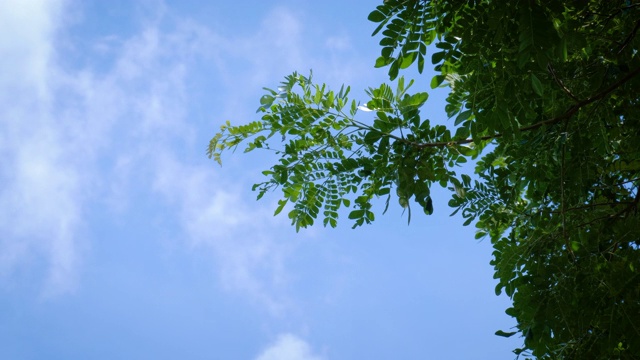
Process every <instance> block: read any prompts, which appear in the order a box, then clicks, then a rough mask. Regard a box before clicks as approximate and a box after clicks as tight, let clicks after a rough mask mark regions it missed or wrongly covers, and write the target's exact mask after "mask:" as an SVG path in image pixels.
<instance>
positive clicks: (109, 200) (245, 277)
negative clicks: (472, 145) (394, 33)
mask: <svg viewBox="0 0 640 360" xmlns="http://www.w3.org/2000/svg"><path fill="white" fill-rule="evenodd" d="M376 5H377V2H376V1H359V2H355V1H354V2H342V1H337V0H336V1H333V0H331V1H321V2H314V1H303V0H299V1H294V0H290V1H287V0H282V1H270V2H264V1H253V2H229V1H224V2H222V1H212V2H196V1H160V0H157V1H156V0H149V1H146V0H145V1H136V2H133V1H124V0H122V1H120V0H117V1H116V0H112V1H97V0H96V1H74V0H66V1H64V0H5V1H2V2H1V3H0V71H1V72H0V164H2V166H0V183H1V184H2V186H1V187H0V324H1V325H0V358H2V359H250V360H273V359H283V360H342V359H511V358H513V354H512V353H511V350H512V349H513V348H514V347H516V346H517V345H519V344H520V342H521V340H520V339H508V340H507V339H503V338H500V337H497V336H495V335H494V332H495V331H496V330H499V329H502V330H508V329H509V328H510V327H512V326H513V325H514V322H513V321H512V320H511V319H510V318H509V317H508V316H507V315H505V314H504V310H505V309H506V308H507V307H508V306H509V300H508V299H507V298H505V297H496V296H495V294H494V286H495V284H496V282H495V280H493V279H492V275H493V273H492V268H491V266H490V265H489V261H490V259H491V255H490V254H491V246H490V243H489V242H488V241H485V242H478V241H476V240H474V239H473V235H474V232H473V228H472V227H466V228H465V227H462V221H461V219H460V218H457V217H453V218H450V217H449V216H448V214H449V213H450V212H451V211H450V209H448V208H447V206H446V201H447V198H446V194H445V193H443V192H440V193H439V194H440V195H438V197H437V198H436V202H435V204H434V206H435V214H434V215H433V216H431V217H426V216H422V215H414V216H413V219H412V223H411V225H410V226H407V223H406V215H405V216H403V215H402V212H401V211H400V210H401V209H398V208H393V209H390V211H389V212H388V213H387V214H386V215H385V216H378V220H377V222H376V223H375V224H373V225H371V226H365V227H362V228H359V229H356V230H352V229H351V224H350V223H349V222H348V220H346V219H345V220H343V222H342V223H341V224H340V225H339V226H338V228H337V229H324V228H321V227H314V228H312V229H308V230H305V231H301V232H300V233H295V231H294V229H293V228H291V226H290V224H289V222H288V219H287V218H286V216H280V217H273V216H272V214H273V210H274V209H275V206H274V204H275V203H276V201H277V199H278V194H277V193H274V194H271V195H270V196H265V198H264V200H261V201H260V202H256V201H255V196H256V194H255V193H253V192H252V191H251V190H250V189H251V185H252V184H253V183H255V182H258V181H260V180H261V174H260V172H261V170H263V169H265V168H267V167H268V165H269V163H270V161H273V158H271V157H270V155H269V154H261V153H255V154H254V153H252V154H248V155H246V154H241V153H240V152H238V153H236V154H227V156H226V157H225V158H224V159H223V160H224V164H223V167H219V166H217V164H215V163H214V162H213V161H211V160H209V159H207V158H206V156H205V148H206V146H207V144H208V141H209V139H210V138H211V137H212V136H213V134H214V133H215V132H216V130H217V129H218V128H219V126H220V124H222V123H223V122H224V121H226V120H231V121H232V122H233V123H236V124H238V123H242V122H247V121H250V120H254V119H255V118H256V114H255V109H256V108H257V107H258V106H259V101H258V100H259V97H260V96H261V93H262V90H261V89H262V87H263V86H266V87H275V86H277V84H278V82H279V81H280V80H281V79H282V78H283V77H284V76H285V75H287V74H289V73H291V72H292V71H296V70H297V71H300V72H303V73H305V72H307V71H309V69H313V72H314V78H315V79H316V80H317V81H321V82H327V83H328V84H330V85H331V86H332V87H334V88H339V87H340V85H341V84H343V83H345V84H349V85H351V86H352V89H353V90H354V91H353V96H356V97H357V98H358V99H360V100H362V101H366V98H365V97H364V89H365V88H366V87H368V86H375V85H378V84H379V83H380V82H383V81H385V80H386V79H387V78H386V73H385V70H380V69H374V68H373V63H374V60H375V58H376V57H377V54H378V51H379V48H378V45H377V41H378V40H379V39H378V40H377V39H375V38H371V37H370V34H371V32H372V30H373V29H374V26H373V24H371V23H369V22H368V21H367V20H366V17H367V14H368V13H369V12H370V11H371V10H372V9H373V8H374V7H375V6H376ZM411 75H415V74H414V73H412V72H407V76H411ZM417 79H418V81H417V83H416V85H415V87H416V90H420V89H428V84H429V81H430V75H428V74H427V75H422V76H419V77H418V78H417ZM442 108H443V98H442V94H432V96H431V98H430V100H429V102H427V104H426V105H425V108H424V110H423V116H425V117H428V118H430V119H431V120H432V121H440V122H446V121H447V120H446V118H445V117H444V116H443V115H442V110H441V109H442ZM382 208H383V206H382V204H380V205H379V207H378V210H382Z"/></svg>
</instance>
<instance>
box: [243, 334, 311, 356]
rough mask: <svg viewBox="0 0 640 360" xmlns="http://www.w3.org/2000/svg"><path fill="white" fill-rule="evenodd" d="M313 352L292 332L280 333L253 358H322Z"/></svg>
mask: <svg viewBox="0 0 640 360" xmlns="http://www.w3.org/2000/svg"><path fill="white" fill-rule="evenodd" d="M322 359H323V358H322V357H320V356H318V355H315V354H313V352H312V351H311V347H310V346H309V344H307V343H306V342H305V341H304V340H302V339H300V338H298V337H297V336H295V335H292V334H282V335H280V336H279V337H278V339H277V340H276V341H275V342H274V343H273V344H271V345H269V347H267V348H266V349H265V350H264V351H262V353H261V354H260V355H258V357H256V359H255V360H322Z"/></svg>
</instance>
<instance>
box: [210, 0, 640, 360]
mask: <svg viewBox="0 0 640 360" xmlns="http://www.w3.org/2000/svg"><path fill="white" fill-rule="evenodd" d="M369 20H371V21H372V22H374V23H377V24H378V26H377V28H376V29H375V31H374V35H378V34H381V35H382V39H381V40H380V45H381V46H382V50H381V56H380V57H379V58H378V59H377V60H376V62H375V67H387V68H388V73H389V76H390V79H391V80H392V81H395V85H394V86H391V85H387V84H382V85H380V86H379V87H375V88H370V89H369V91H368V93H367V94H368V95H369V97H370V99H369V100H368V101H367V102H366V104H363V105H359V103H357V102H356V101H355V100H349V98H348V94H349V87H346V88H345V87H344V86H343V87H342V88H341V89H340V90H339V91H337V92H334V91H332V90H330V89H329V88H328V87H327V86H326V85H319V84H315V83H314V82H313V79H312V76H303V75H300V74H297V73H294V74H292V75H289V76H287V77H286V78H285V80H284V81H283V82H282V83H281V86H280V87H278V88H277V89H276V90H270V89H266V93H265V95H264V96H262V98H261V99H260V104H261V106H260V108H259V110H258V111H259V112H261V113H262V117H261V118H260V119H259V120H257V121H254V122H251V123H249V124H247V125H241V126H232V125H230V124H229V123H228V122H227V124H226V125H223V126H222V128H221V131H220V132H219V133H217V134H216V135H215V136H214V138H213V139H212V140H211V143H210V145H209V149H208V155H209V156H210V157H213V158H214V159H215V160H216V161H218V162H220V156H221V152H222V151H223V150H227V149H235V148H236V147H237V146H238V145H239V144H240V143H243V142H244V143H246V144H247V148H246V151H252V150H254V149H270V150H274V151H275V152H276V154H278V156H279V160H278V161H277V163H276V164H274V165H273V166H271V167H270V168H269V169H268V170H266V171H264V172H263V174H264V175H265V176H266V178H267V180H265V181H264V182H263V183H260V184H256V185H255V186H254V190H258V192H259V193H258V194H259V195H258V198H261V197H262V196H263V195H264V194H265V193H266V192H267V191H270V190H273V189H280V191H281V192H282V199H281V200H280V201H279V205H278V207H277V209H276V211H275V213H276V214H278V213H280V212H281V211H282V210H283V209H284V207H285V205H286V204H287V203H291V205H292V206H291V208H290V211H289V218H290V219H291V220H292V223H293V225H295V226H296V229H300V228H304V227H307V226H310V225H312V224H313V223H314V220H316V219H318V218H321V219H322V220H323V224H324V225H325V226H326V225H330V226H332V227H334V226H336V223H337V219H338V213H339V209H340V208H343V207H346V208H350V209H351V210H350V213H349V215H348V217H349V219H351V220H353V222H354V227H356V226H359V225H363V224H364V223H370V222H372V221H374V212H373V208H372V201H373V200H374V199H375V198H378V197H382V198H383V199H386V206H389V203H390V199H391V198H392V197H393V198H397V199H398V202H399V204H400V206H402V207H403V208H406V209H407V211H408V217H409V220H410V218H411V208H412V206H413V207H418V208H419V209H422V211H423V212H424V213H426V214H427V215H429V214H431V213H432V212H433V209H434V206H438V204H433V202H432V199H431V197H430V189H431V186H432V185H434V184H439V185H440V186H442V187H445V188H448V189H450V190H451V200H450V201H449V203H448V205H449V206H450V207H452V208H453V214H456V213H459V214H461V216H462V217H463V218H465V219H466V221H465V225H468V224H472V223H475V226H476V228H477V234H476V238H481V237H485V236H487V237H489V238H490V239H491V243H492V246H493V247H494V250H495V251H494V252H493V256H494V259H493V260H492V265H493V266H494V267H495V278H496V279H498V281H499V284H498V286H497V287H496V293H497V294H500V293H501V292H503V291H504V292H505V293H506V294H507V295H508V296H509V297H510V298H511V299H512V302H513V305H512V307H510V308H509V309H507V310H506V312H507V314H509V315H511V316H513V317H514V318H515V319H516V321H517V328H516V331H515V332H505V331H498V332H496V334H497V335H501V336H511V335H514V334H516V333H519V334H520V335H521V336H523V337H524V346H523V347H522V348H519V349H515V350H514V352H515V353H516V354H518V356H519V357H520V356H535V357H537V358H539V359H610V358H621V359H632V358H633V359H638V358H640V275H639V271H640V270H639V268H640V248H639V247H640V216H639V214H638V203H639V201H640V191H639V189H640V106H639V105H640V97H639V95H638V94H639V91H638V90H640V77H639V76H638V74H639V73H640V55H639V54H638V50H639V48H640V41H639V40H638V37H637V36H636V35H637V32H638V29H639V28H640V3H639V2H637V1H629V0H627V1H622V0H620V1H613V0H612V1H599V0H581V1H577V0H574V1H559V0H554V1H539V0H538V1H536V0H528V1H524V0H521V1H488V0H484V1H483V0H475V1H474V0H468V1H454V0H441V1H436V0H431V1H427V0H385V1H384V3H383V4H382V5H380V6H378V7H377V8H376V9H375V10H374V11H373V12H371V14H370V15H369ZM432 44H433V45H435V52H433V54H430V55H431V57H430V60H431V64H433V65H434V66H435V70H436V71H437V72H438V75H437V76H435V77H433V79H431V87H432V88H436V87H448V88H449V90H450V92H449V95H448V98H447V104H446V107H445V110H446V112H447V114H448V116H449V117H450V118H451V120H452V124H451V125H449V126H443V125H432V124H431V123H430V121H429V120H428V119H425V118H423V117H422V116H421V114H420V107H421V106H422V105H423V104H424V103H425V102H426V101H427V98H428V94H427V93H423V92H422V93H416V94H411V93H410V92H409V89H410V86H411V84H412V81H409V82H406V81H405V80H404V79H403V78H402V77H398V75H399V72H400V71H401V70H402V69H406V68H408V67H410V66H417V69H418V70H419V72H422V71H423V69H424V67H425V63H426V62H427V61H428V60H429V57H428V54H427V51H428V50H429V51H431V49H433V47H429V45H432ZM363 112H373V114H374V115H375V116H374V120H373V121H372V122H371V121H368V122H365V121H363V120H359V116H360V115H361V114H362V113H363ZM469 160H473V161H475V173H474V174H465V173H461V171H460V168H459V167H458V165H460V164H463V163H465V162H468V161H469ZM393 193H395V196H394V195H392V194H393ZM385 211H386V208H385ZM453 214H452V215H453Z"/></svg>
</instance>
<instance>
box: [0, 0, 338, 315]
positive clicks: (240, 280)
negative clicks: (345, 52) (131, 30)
mask: <svg viewBox="0 0 640 360" xmlns="http://www.w3.org/2000/svg"><path fill="white" fill-rule="evenodd" d="M64 5H65V3H63V2H61V1H60V2H54V1H44V0H42V1H35V0H34V1H26V0H25V1H22V0H13V1H9V2H6V1H5V2H2V3H0V27H2V29H3V31H0V51H1V52H2V55H3V56H1V57H0V68H3V69H12V71H11V72H10V73H9V75H10V76H9V75H8V76H3V77H1V78H0V90H1V91H0V162H1V163H2V164H3V166H2V167H1V168H0V182H2V183H3V187H2V188H0V234H2V237H0V277H1V278H4V279H10V278H11V275H12V274H14V273H15V272H16V270H17V269H19V268H21V267H26V268H30V267H32V268H42V266H41V263H42V262H44V263H46V266H45V268H46V274H45V276H44V277H45V285H44V287H45V292H46V293H47V294H56V293H65V292H68V291H71V290H73V289H74V288H75V287H76V285H77V284H78V278H79V274H80V271H79V270H80V266H81V263H82V259H83V253H84V252H85V251H86V249H88V248H90V246H89V245H90V239H85V238H86V236H88V235H90V234H91V231H92V230H93V229H92V228H91V226H92V225H93V224H91V223H90V222H89V220H87V219H86V211H87V210H88V209H90V208H91V207H95V206H101V205H104V204H106V205H107V206H109V207H110V209H111V210H112V215H113V216H114V219H112V221H117V219H116V217H117V216H126V213H127V211H128V210H127V208H128V203H129V202H130V201H134V200H133V199H134V198H135V196H136V194H135V193H134V192H135V191H137V190H139V188H140V185H141V186H142V187H143V188H145V187H146V188H147V189H149V191H155V192H156V193H157V194H160V195H161V196H162V199H163V200H164V201H166V203H167V208H166V212H168V213H174V214H176V215H177V217H178V219H179V223H180V225H181V226H182V230H183V233H184V235H185V237H186V241H185V242H186V244H188V246H191V247H192V248H194V249H205V250H206V251H210V253H211V254H212V259H213V263H214V264H215V265H214V266H215V268H216V269H217V272H218V274H219V279H220V282H221V283H222V284H223V286H224V287H225V288H226V289H229V290H230V291H235V292H239V293H241V294H244V295H246V296H247V297H249V298H250V299H251V300H252V301H255V302H257V303H259V304H261V306H264V307H266V308H267V309H268V310H269V311H271V312H272V313H274V314H280V313H282V311H283V309H285V308H287V306H289V305H290V299H289V298H288V291H287V289H288V284H289V275H288V273H287V271H286V262H287V259H288V258H289V256H290V255H291V253H292V252H294V251H295V247H296V245H294V244H293V243H294V242H288V241H286V239H281V236H282V235H278V234H279V233H282V232H283V229H286V231H284V232H285V233H290V228H289V225H288V222H287V220H286V219H285V218H283V217H278V218H274V217H273V216H272V211H273V207H269V206H268V205H267V204H265V203H264V202H263V203H261V205H260V207H258V206H255V203H254V198H253V195H250V196H249V198H246V195H240V194H241V190H240V189H246V188H247V187H248V186H246V185H243V184H242V183H241V182H239V181H237V179H236V177H238V176H240V175H241V174H233V173H225V174H226V175H220V174H221V173H223V172H222V171H217V173H214V171H215V170H214V164H213V163H212V162H210V163H206V165H203V164H201V163H198V161H197V160H200V159H195V160H191V161H189V160H186V159H187V158H185V157H184V156H183V155H184V154H185V153H187V154H189V156H191V155H192V153H191V152H189V149H191V148H197V149H198V150H199V152H198V153H197V154H198V156H204V154H203V153H202V152H200V151H201V149H202V148H203V147H204V146H203V145H204V144H202V145H201V144H199V143H196V144H195V145H194V141H196V139H198V136H197V134H198V133H201V132H202V131H203V130H202V129H199V128H198V127H197V125H196V124H193V123H190V122H189V114H190V113H189V111H190V108H189V106H190V104H191V103H190V101H191V98H190V90H191V89H190V86H191V85H190V81H191V79H193V78H194V77H198V76H200V75H199V72H201V71H202V68H201V67H200V68H197V67H196V64H199V62H203V61H204V62H209V60H213V61H212V62H213V64H215V66H217V70H218V72H217V73H216V74H215V76H217V78H216V79H212V80H211V81H212V82H213V81H220V83H219V84H218V85H217V87H214V86H212V87H211V88H213V89H216V90H217V92H216V93H212V94H211V97H212V98H215V100H216V101H217V103H218V104H223V105H224V106H223V107H221V108H219V109H217V111H219V112H220V113H219V114H211V116H212V121H214V120H216V118H218V116H220V118H219V119H220V120H222V119H223V118H222V116H223V114H227V115H231V114H233V115H234V118H238V119H240V118H244V115H247V114H249V115H250V114H252V113H253V110H254V109H253V108H251V109H249V110H248V111H247V104H253V103H255V101H256V100H255V99H257V97H256V96H255V94H256V92H259V91H260V88H261V87H262V86H265V85H267V86H268V85H269V82H270V80H269V79H273V77H274V76H276V78H277V79H278V80H276V81H279V78H280V76H281V75H285V74H287V73H288V72H289V71H291V70H293V69H295V68H298V67H299V66H302V65H303V64H307V62H309V61H311V57H310V55H309V54H308V50H309V49H310V48H311V47H313V46H314V45H313V44H305V43H304V42H303V37H302V35H301V34H302V33H303V32H304V26H303V22H302V21H301V20H300V17H299V16H298V15H297V14H295V13H293V12H291V11H289V10H287V9H285V8H278V9H275V10H273V11H272V12H270V13H268V14H266V15H265V18H264V21H263V23H262V25H261V26H260V27H259V28H258V29H257V30H256V32H255V34H254V35H250V36H246V37H239V36H235V37H233V36H232V37H226V38H225V37H223V36H222V35H219V34H215V33H213V32H212V31H211V30H209V29H208V28H207V27H205V26H202V25H199V24H197V23H194V22H192V21H190V20H185V19H176V18H171V17H170V15H168V13H169V12H168V11H167V9H166V8H165V9H164V10H162V11H161V13H162V14H160V15H157V16H156V15H153V14H152V15H150V19H145V20H144V21H147V23H145V24H144V26H143V29H142V31H141V32H140V33H138V34H133V35H131V36H127V35H126V34H125V35H122V34H119V35H118V36H116V37H114V34H107V35H105V38H104V39H95V43H96V44H99V46H96V47H93V48H90V49H88V50H87V51H89V52H90V51H94V53H87V54H83V56H87V57H88V58H90V59H91V57H95V60H96V61H98V60H99V62H100V64H101V65H100V66H96V67H95V68H94V67H93V64H92V63H91V61H89V63H88V64H89V65H88V67H86V68H79V65H77V64H75V65H74V64H73V63H65V64H61V63H59V62H57V61H56V59H57V58H58V56H59V55H60V54H58V53H56V50H57V48H56V46H57V44H59V43H60V42H64V43H65V46H66V47H73V46H74V45H73V44H69V43H68V41H69V40H68V39H61V38H60V37H59V35H56V34H57V32H56V29H57V26H64V25H65V24H63V23H62V21H61V16H62V14H63V13H64V11H63V10H64V9H65V7H64ZM163 14H164V15H163ZM87 21H89V20H87ZM167 22H168V23H170V26H166V23H167ZM166 28H169V29H171V30H169V31H167V30H165V29H166ZM345 41H346V40H340V41H339V42H338V43H340V44H344V43H345ZM338 48H343V45H340V46H338ZM72 50H73V49H72ZM6 54H11V56H4V55H6ZM238 60H240V61H244V63H245V65H246V68H243V67H242V66H240V67H238V64H237V62H238ZM200 66H202V65H200ZM207 66H211V64H207ZM307 66H308V65H307ZM231 70H232V71H231ZM231 74H233V75H231ZM208 90H209V89H208ZM217 98H221V99H217ZM216 128H217V127H216V126H215V124H211V126H210V128H207V129H206V131H211V132H213V131H215V130H216ZM198 141H201V139H198ZM202 160H204V159H202ZM223 171H227V168H225V169H224V170H223ZM245 194H246V193H245Z"/></svg>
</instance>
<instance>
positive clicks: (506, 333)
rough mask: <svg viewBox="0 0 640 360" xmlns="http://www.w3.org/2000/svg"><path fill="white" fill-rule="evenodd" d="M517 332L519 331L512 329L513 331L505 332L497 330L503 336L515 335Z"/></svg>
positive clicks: (497, 333)
mask: <svg viewBox="0 0 640 360" xmlns="http://www.w3.org/2000/svg"><path fill="white" fill-rule="evenodd" d="M517 333H518V332H517V331H512V332H504V331H502V330H498V331H496V335H498V336H502V337H506V338H508V337H512V336H513V335H515V334H517Z"/></svg>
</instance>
